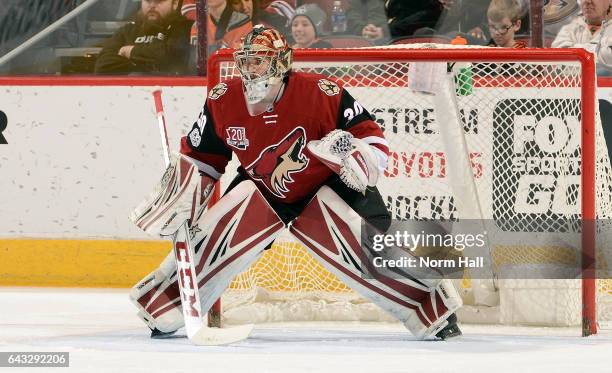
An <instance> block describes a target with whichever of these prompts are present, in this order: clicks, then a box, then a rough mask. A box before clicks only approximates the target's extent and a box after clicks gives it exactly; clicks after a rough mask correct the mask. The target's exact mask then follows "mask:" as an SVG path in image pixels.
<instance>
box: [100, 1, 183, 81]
mask: <svg viewBox="0 0 612 373" xmlns="http://www.w3.org/2000/svg"><path fill="white" fill-rule="evenodd" d="M178 5H179V0H142V3H141V8H140V11H139V12H138V14H137V16H136V21H135V22H131V23H129V24H127V25H125V26H124V27H122V28H121V29H119V30H118V31H117V32H116V33H115V35H113V37H112V38H111V39H110V40H108V41H107V42H106V45H105V47H104V48H103V49H102V51H101V52H100V56H99V57H98V60H97V61H96V67H95V71H96V73H97V74H130V73H150V74H185V73H187V72H188V71H189V67H188V65H189V30H190V29H191V24H192V22H191V21H189V20H188V19H186V18H185V17H183V16H181V15H180V14H179V12H178Z"/></svg>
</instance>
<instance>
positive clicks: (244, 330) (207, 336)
mask: <svg viewBox="0 0 612 373" xmlns="http://www.w3.org/2000/svg"><path fill="white" fill-rule="evenodd" d="M252 330H253V324H247V325H240V326H235V327H232V328H209V327H206V326H205V327H203V328H201V329H200V330H198V331H197V333H196V334H194V335H193V336H192V337H191V338H189V340H190V341H191V342H192V343H193V344H195V345H198V346H218V345H226V344H230V343H234V342H239V341H242V340H245V339H247V338H248V337H249V335H250V334H251V331H252Z"/></svg>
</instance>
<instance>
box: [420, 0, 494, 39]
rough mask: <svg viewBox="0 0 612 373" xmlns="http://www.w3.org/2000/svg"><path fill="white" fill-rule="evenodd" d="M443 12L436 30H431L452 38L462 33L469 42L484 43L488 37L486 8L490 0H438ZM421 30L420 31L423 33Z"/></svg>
mask: <svg viewBox="0 0 612 373" xmlns="http://www.w3.org/2000/svg"><path fill="white" fill-rule="evenodd" d="M438 2H439V3H440V5H441V6H442V14H441V15H440V19H439V20H438V22H437V24H436V26H435V30H432V31H429V30H427V31H429V32H430V33H435V34H439V35H446V36H448V37H449V38H450V39H452V38H454V37H455V36H457V35H460V36H462V37H464V38H465V39H467V41H468V44H473V45H484V44H485V43H486V42H487V40H488V37H487V35H486V33H485V29H486V27H485V26H486V9H487V7H488V6H489V3H490V0H438ZM424 31H425V30H421V31H420V32H419V33H423V32H424Z"/></svg>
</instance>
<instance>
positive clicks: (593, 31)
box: [552, 0, 612, 75]
mask: <svg viewBox="0 0 612 373" xmlns="http://www.w3.org/2000/svg"><path fill="white" fill-rule="evenodd" d="M611 8H612V0H582V1H581V2H580V10H581V13H582V14H581V16H579V17H576V18H575V19H574V20H573V21H572V22H570V23H569V24H567V25H565V26H563V27H562V28H561V30H559V33H558V34H557V37H555V40H553V42H552V47H553V48H584V49H586V50H588V51H589V52H596V50H598V49H599V50H600V48H598V44H599V43H600V41H603V42H604V44H605V43H607V42H608V41H607V40H609V38H607V37H606V38H604V37H605V36H606V35H602V32H601V30H602V24H603V23H604V21H607V22H608V23H609V22H611V16H612V15H611V13H612V11H611ZM607 28H610V26H608V27H607ZM607 33H608V34H609V31H608V32H607ZM604 47H605V46H604ZM608 47H609V45H608ZM604 49H605V48H604ZM598 54H599V59H598V63H599V66H598V73H601V74H605V75H607V74H608V73H609V69H608V68H606V67H605V61H604V60H603V59H602V56H605V54H602V53H598Z"/></svg>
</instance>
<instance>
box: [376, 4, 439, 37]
mask: <svg viewBox="0 0 612 373" xmlns="http://www.w3.org/2000/svg"><path fill="white" fill-rule="evenodd" d="M385 5H386V11H387V18H388V24H389V34H390V36H391V37H392V38H398V37H403V36H411V35H413V34H414V32H415V31H416V30H419V29H422V28H428V29H430V30H431V29H433V27H435V25H436V22H437V21H438V18H439V17H440V14H441V12H442V6H441V5H440V3H439V1H438V0H410V2H409V4H407V2H406V1H405V0H388V1H386V2H385Z"/></svg>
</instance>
